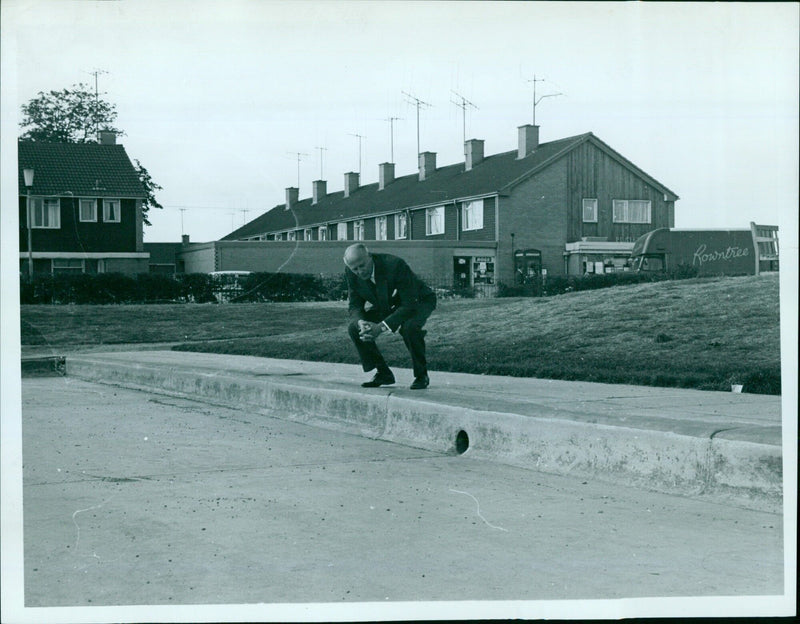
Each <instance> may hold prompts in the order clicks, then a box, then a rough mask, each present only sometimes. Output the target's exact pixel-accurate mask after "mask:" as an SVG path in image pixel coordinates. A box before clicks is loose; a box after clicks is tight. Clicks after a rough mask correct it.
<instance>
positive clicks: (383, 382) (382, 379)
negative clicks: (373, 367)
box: [361, 370, 394, 388]
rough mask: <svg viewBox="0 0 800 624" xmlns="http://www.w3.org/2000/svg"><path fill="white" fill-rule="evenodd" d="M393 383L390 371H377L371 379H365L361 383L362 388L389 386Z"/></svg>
mask: <svg viewBox="0 0 800 624" xmlns="http://www.w3.org/2000/svg"><path fill="white" fill-rule="evenodd" d="M393 383H394V375H393V374H392V371H390V370H386V371H378V372H377V373H375V376H374V377H373V378H372V381H365V382H364V383H362V384H361V387H362V388H377V387H378V386H389V385H391V384H393Z"/></svg>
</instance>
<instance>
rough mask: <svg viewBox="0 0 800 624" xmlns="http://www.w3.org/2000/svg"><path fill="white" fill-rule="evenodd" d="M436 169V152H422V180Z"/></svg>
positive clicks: (420, 159) (420, 168) (420, 176)
mask: <svg viewBox="0 0 800 624" xmlns="http://www.w3.org/2000/svg"><path fill="white" fill-rule="evenodd" d="M434 171H436V152H422V153H421V154H420V155H419V179H420V182H421V181H422V180H424V179H425V178H427V177H428V176H430V175H433V172H434Z"/></svg>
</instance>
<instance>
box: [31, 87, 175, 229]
mask: <svg viewBox="0 0 800 624" xmlns="http://www.w3.org/2000/svg"><path fill="white" fill-rule="evenodd" d="M22 115H23V117H22V121H21V122H20V126H21V128H22V129H23V130H24V132H23V133H22V134H21V135H20V138H21V139H23V140H26V141H48V142H51V143H97V140H98V139H97V132H98V130H111V131H113V132H116V133H117V135H119V136H124V135H125V133H124V132H123V131H122V130H120V129H119V128H116V127H114V125H113V123H114V120H115V119H116V118H117V107H116V106H115V105H114V104H111V103H109V102H106V101H105V100H103V99H101V98H99V97H97V96H96V95H95V93H94V92H93V91H92V90H91V89H90V88H89V87H88V86H87V85H85V84H83V83H80V84H77V85H72V87H71V88H69V89H62V90H61V91H50V92H48V93H44V92H42V91H40V92H39V95H38V96H37V97H35V98H33V99H32V100H30V101H29V102H28V103H27V104H23V105H22ZM134 162H135V163H136V165H135V167H134V168H135V169H136V173H137V175H138V176H139V182H141V184H142V186H143V187H144V190H145V194H146V196H145V198H144V200H143V201H142V215H143V217H144V223H145V225H151V223H150V221H149V220H148V218H147V215H148V213H149V211H150V208H163V206H162V205H161V204H160V203H158V200H156V196H155V192H156V191H160V190H162V187H161V186H159V185H158V184H156V183H155V182H153V180H152V178H151V177H150V173H149V172H148V171H147V169H145V168H144V167H143V166H142V164H141V163H140V162H139V161H138V160H135V161H134Z"/></svg>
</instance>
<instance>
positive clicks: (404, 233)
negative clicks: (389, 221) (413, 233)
mask: <svg viewBox="0 0 800 624" xmlns="http://www.w3.org/2000/svg"><path fill="white" fill-rule="evenodd" d="M394 238H395V240H405V239H406V238H408V216H407V215H406V213H405V212H398V213H397V214H396V215H394Z"/></svg>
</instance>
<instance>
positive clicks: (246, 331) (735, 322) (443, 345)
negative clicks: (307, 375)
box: [22, 274, 781, 394]
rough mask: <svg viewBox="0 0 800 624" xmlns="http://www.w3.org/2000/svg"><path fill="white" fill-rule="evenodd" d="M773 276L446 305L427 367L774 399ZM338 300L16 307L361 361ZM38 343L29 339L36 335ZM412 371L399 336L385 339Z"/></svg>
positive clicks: (32, 321) (48, 324) (237, 345)
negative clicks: (736, 386)
mask: <svg viewBox="0 0 800 624" xmlns="http://www.w3.org/2000/svg"><path fill="white" fill-rule="evenodd" d="M778 305H779V301H778V276H777V275H773V274H771V275H763V276H758V277H755V276H751V277H728V278H706V279H692V280H680V281H669V282H658V283H649V284H640V285H632V286H620V287H615V288H608V289H604V290H595V291H582V292H575V293H569V294H566V295H561V296H558V297H548V298H538V299H527V298H526V299H474V300H456V301H445V302H442V303H441V304H440V306H439V308H438V309H437V310H436V312H434V314H433V315H432V316H431V318H430V320H429V321H428V324H427V329H428V337H427V344H428V359H429V366H430V368H431V370H432V371H437V370H439V371H453V372H467V373H478V374H497V375H511V376H522V377H544V378H552V379H571V380H583V381H598V382H604V383H626V384H638V385H654V386H668V387H682V388H697V389H703V390H722V391H730V386H731V384H733V383H740V384H743V386H744V391H745V392H753V393H762V394H780V374H781V371H780V355H779V349H780V337H779V323H778ZM346 324H347V310H346V304H344V303H342V302H323V303H295V304H291V303H286V304H279V303H268V304H229V305H152V306H150V305H131V306H23V307H22V343H23V345H25V344H45V343H46V344H50V345H54V346H58V345H73V344H104V343H114V342H178V341H180V342H183V343H184V344H181V345H179V346H177V347H175V348H177V349H181V350H189V351H203V352H211V353H229V354H241V355H256V356H263V357H276V358H288V359H300V360H311V361H325V362H347V363H354V364H355V363H357V362H358V360H357V358H356V354H355V350H354V349H353V347H352V345H351V344H350V342H349V339H348V337H347V334H346V332H345V327H346ZM37 341H39V342H37ZM380 345H381V348H382V351H383V352H384V354H385V356H386V358H387V361H389V362H390V364H392V365H396V366H404V367H410V365H411V362H410V358H409V357H408V353H407V352H406V350H405V347H404V345H403V343H402V340H401V339H400V337H399V336H384V337H382V338H381V343H380Z"/></svg>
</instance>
